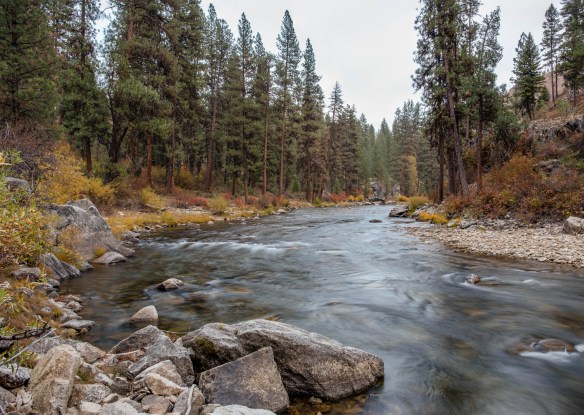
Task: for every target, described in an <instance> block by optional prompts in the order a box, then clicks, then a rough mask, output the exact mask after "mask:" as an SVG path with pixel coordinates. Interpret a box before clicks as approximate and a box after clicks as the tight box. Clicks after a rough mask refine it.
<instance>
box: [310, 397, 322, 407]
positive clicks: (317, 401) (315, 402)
mask: <svg viewBox="0 0 584 415" xmlns="http://www.w3.org/2000/svg"><path fill="white" fill-rule="evenodd" d="M308 402H310V403H311V404H313V405H320V404H321V403H322V399H320V398H315V397H314V396H311V397H310V399H309V400H308Z"/></svg>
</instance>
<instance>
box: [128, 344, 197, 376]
mask: <svg viewBox="0 0 584 415" xmlns="http://www.w3.org/2000/svg"><path fill="white" fill-rule="evenodd" d="M165 360H170V361H171V362H172V363H173V364H174V366H175V367H176V369H177V371H178V373H179V375H180V376H181V378H182V380H183V384H185V385H191V384H192V383H193V382H194V381H195V372H194V370H193V364H192V362H191V359H190V357H189V352H188V351H187V349H186V348H184V347H181V346H177V345H175V344H174V343H173V342H172V341H171V340H170V339H169V338H168V337H166V336H164V337H161V338H159V339H158V340H157V341H156V342H155V343H152V344H150V345H149V347H148V348H147V349H146V353H145V355H144V356H143V357H142V358H141V359H140V360H138V361H137V362H136V363H133V364H132V365H130V367H128V373H129V374H130V376H132V377H136V376H137V375H138V374H139V373H141V372H142V371H144V370H146V369H147V368H149V367H151V366H154V365H155V364H157V363H160V362H163V361H165Z"/></svg>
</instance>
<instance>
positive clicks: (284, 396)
mask: <svg viewBox="0 0 584 415" xmlns="http://www.w3.org/2000/svg"><path fill="white" fill-rule="evenodd" d="M199 388H200V389H201V392H202V393H203V395H204V396H205V398H206V400H207V402H209V403H216V404H220V405H231V404H237V405H244V406H247V407H250V408H258V409H267V410H270V411H272V412H283V411H285V410H286V409H287V408H288V406H289V404H290V401H289V399H288V393H286V389H285V388H284V385H283V384H282V378H281V377H280V373H278V367H277V366H276V362H275V361H274V355H273V352H272V348H271V347H265V348H263V349H260V350H258V351H257V352H254V353H251V354H249V355H247V356H244V357H242V358H240V359H237V360H235V361H233V362H229V363H225V364H224V365H222V366H218V367H215V368H213V369H210V370H208V371H206V372H203V373H201V376H200V379H199Z"/></svg>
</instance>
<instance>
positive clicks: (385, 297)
mask: <svg viewBox="0 0 584 415" xmlns="http://www.w3.org/2000/svg"><path fill="white" fill-rule="evenodd" d="M387 213H388V207H383V206H372V207H362V208H344V209H341V208H338V209H337V208H331V209H304V210H298V211H295V212H293V213H290V214H286V215H278V216H270V217H265V218H262V219H258V220H248V221H246V222H244V223H236V222H227V223H218V224H215V225H212V226H203V227H202V228H201V229H195V230H180V231H172V232H171V231H167V232H163V233H159V234H155V235H152V236H150V237H147V238H144V239H143V240H142V241H141V242H140V243H139V244H138V245H137V248H136V256H135V257H134V258H131V259H130V260H129V261H128V262H127V263H125V264H120V265H115V266H108V267H99V268H96V270H94V271H93V272H91V273H88V274H84V275H83V276H82V277H81V278H78V279H76V280H72V281H68V282H66V283H64V284H63V286H62V291H63V292H71V293H83V295H84V296H86V297H88V298H89V301H87V302H86V307H85V309H84V310H83V312H82V313H81V314H82V315H83V317H84V318H87V319H90V320H94V321H96V322H97V327H95V328H94V329H93V330H92V331H91V332H90V334H89V335H86V336H85V338H84V339H85V340H87V341H90V342H92V343H94V344H96V345H98V346H101V347H103V348H106V349H107V348H109V347H110V346H111V345H113V344H114V343H116V342H117V341H118V340H119V339H121V338H123V337H125V336H127V335H128V334H129V333H131V332H132V331H134V330H135V329H136V328H135V327H133V326H131V325H130V324H128V323H127V321H128V318H129V317H130V316H131V315H132V314H133V313H134V312H135V311H137V310H138V309H140V308H141V307H143V306H146V305H150V304H154V305H155V306H156V308H157V309H158V312H159V315H160V323H159V327H160V328H162V329H164V330H172V331H178V332H186V331H189V330H193V329H196V328H198V327H200V326H202V325H204V324H206V323H211V322H224V323H233V322H237V321H242V320H247V319H254V318H273V319H279V320H280V321H283V322H286V323H290V324H293V325H296V326H299V327H302V328H304V329H306V330H310V331H314V332H318V333H321V334H324V335H326V336H329V337H331V338H333V339H335V340H338V341H340V342H342V343H344V344H346V345H350V346H354V347H357V348H360V349H363V350H366V351H368V352H371V353H374V354H376V355H378V356H380V357H381V358H383V360H384V362H385V381H384V382H383V384H380V385H378V386H376V387H374V388H373V389H371V390H370V391H369V392H368V393H367V394H365V395H363V396H360V397H357V398H356V399H351V400H347V401H344V402H341V403H337V404H334V405H332V406H330V408H328V407H325V409H327V408H328V411H326V410H325V411H324V412H323V414H342V415H353V414H355V415H356V414H428V415H430V414H499V415H500V414H530V415H534V414H582V413H584V354H583V355H580V354H578V353H574V354H568V353H553V354H541V355H540V354H537V353H535V354H532V355H516V354H512V353H509V352H508V349H509V348H510V347H512V346H513V345H514V344H516V343H517V342H518V341H520V340H521V339H523V338H526V337H527V336H536V337H541V338H558V339H563V340H565V341H568V342H571V343H573V344H576V345H581V344H582V343H584V280H583V278H584V273H583V272H582V271H581V270H575V269H572V268H566V267H561V266H556V265H551V264H539V263H532V262H517V261H507V260H502V259H493V258H487V257H476V256H470V255H466V254H463V253H457V252H454V251H452V250H449V249H446V248H443V247H441V246H440V245H438V244H424V243H422V242H421V241H420V240H419V239H418V238H416V237H414V236H411V235H409V234H408V233H407V232H406V231H405V229H404V228H405V227H406V226H424V225H419V224H412V223H410V222H409V221H404V220H400V219H390V218H387ZM371 219H381V220H382V223H370V222H369V220H371ZM469 273H475V274H478V275H480V276H481V277H482V279H483V281H486V282H488V284H486V285H479V286H472V285H468V284H465V283H464V278H465V276H466V275H468V274H469ZM170 277H177V278H180V279H182V280H183V281H185V282H186V286H185V287H184V288H183V289H181V290H178V291H174V292H159V291H157V290H156V289H155V288H154V287H155V284H157V283H159V282H161V281H163V280H165V279H167V278H170ZM580 347H584V346H579V348H580ZM298 408H299V411H300V412H301V413H307V414H308V413H312V412H311V409H310V406H309V405H300V406H299V407H298Z"/></svg>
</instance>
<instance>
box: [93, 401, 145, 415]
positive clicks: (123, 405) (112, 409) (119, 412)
mask: <svg viewBox="0 0 584 415" xmlns="http://www.w3.org/2000/svg"><path fill="white" fill-rule="evenodd" d="M100 415H138V411H137V410H136V409H134V407H133V406H132V405H130V404H129V403H128V402H114V403H108V404H105V405H104V406H102V407H101V413H100Z"/></svg>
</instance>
